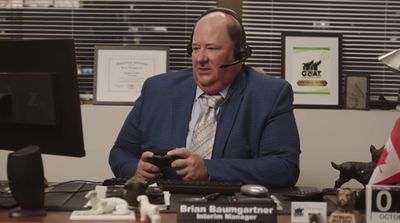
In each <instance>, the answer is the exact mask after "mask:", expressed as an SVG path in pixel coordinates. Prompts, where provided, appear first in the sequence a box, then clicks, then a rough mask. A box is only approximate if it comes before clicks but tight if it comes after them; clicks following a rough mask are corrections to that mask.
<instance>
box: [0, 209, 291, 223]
mask: <svg viewBox="0 0 400 223" xmlns="http://www.w3.org/2000/svg"><path fill="white" fill-rule="evenodd" d="M8 211H9V210H0V222H7V223H8V222H21V223H22V222H23V223H30V222H32V223H33V222H34V223H38V222H43V223H55V222H57V223H63V222H72V223H112V221H70V220H69V216H70V215H71V212H47V216H44V217H33V218H9V217H8ZM119 222H123V221H119ZM125 222H129V221H125ZM135 222H136V223H140V217H139V216H138V215H136V221H135ZM161 222H162V223H175V222H176V214H175V213H162V214H161ZM289 222H290V216H289V215H279V216H278V223H289Z"/></svg>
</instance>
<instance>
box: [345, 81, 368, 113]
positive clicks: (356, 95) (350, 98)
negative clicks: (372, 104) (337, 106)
mask: <svg viewBox="0 0 400 223" xmlns="http://www.w3.org/2000/svg"><path fill="white" fill-rule="evenodd" d="M345 78H346V81H345V83H346V85H345V86H346V88H345V95H346V98H345V108H347V109H360V110H367V109H369V76H367V75H358V74H350V75H346V77H345Z"/></svg>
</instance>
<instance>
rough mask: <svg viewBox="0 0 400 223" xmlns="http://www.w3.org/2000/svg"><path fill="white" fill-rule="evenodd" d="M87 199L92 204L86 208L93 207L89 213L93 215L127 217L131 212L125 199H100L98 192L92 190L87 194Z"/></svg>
mask: <svg viewBox="0 0 400 223" xmlns="http://www.w3.org/2000/svg"><path fill="white" fill-rule="evenodd" d="M85 198H87V199H89V200H90V204H87V205H85V207H88V206H91V210H90V211H89V213H92V214H115V215H125V214H130V212H131V211H130V210H129V207H128V203H127V202H126V201H125V200H124V199H121V198H118V197H109V198H102V199H99V198H98V197H97V192H96V191H94V190H91V191H89V192H88V193H87V194H86V196H85Z"/></svg>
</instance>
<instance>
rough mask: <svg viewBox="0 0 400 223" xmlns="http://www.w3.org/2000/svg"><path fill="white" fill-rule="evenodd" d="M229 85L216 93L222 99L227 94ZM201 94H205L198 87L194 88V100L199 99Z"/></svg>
mask: <svg viewBox="0 0 400 223" xmlns="http://www.w3.org/2000/svg"><path fill="white" fill-rule="evenodd" d="M230 86H231V85H228V86H227V87H226V88H224V89H222V90H221V91H220V92H218V93H219V94H220V95H221V96H222V98H226V95H227V94H228V90H229V87H230ZM202 94H205V93H204V91H203V90H201V89H200V87H199V86H197V87H196V99H197V98H199V97H200V96H201V95H202Z"/></svg>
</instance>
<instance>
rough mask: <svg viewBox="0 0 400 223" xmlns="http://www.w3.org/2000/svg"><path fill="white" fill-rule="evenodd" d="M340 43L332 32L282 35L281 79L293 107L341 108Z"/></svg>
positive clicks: (285, 33) (339, 39)
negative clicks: (289, 89)
mask: <svg viewBox="0 0 400 223" xmlns="http://www.w3.org/2000/svg"><path fill="white" fill-rule="evenodd" d="M341 43H342V37H341V35H340V34H335V33H302V32H284V33H282V78H283V79H285V80H287V81H288V82H289V83H290V84H291V85H292V88H293V93H294V106H295V107H297V108H340V107H341V86H340V85H341V82H340V80H341V71H342V69H341V62H340V61H341Z"/></svg>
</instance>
